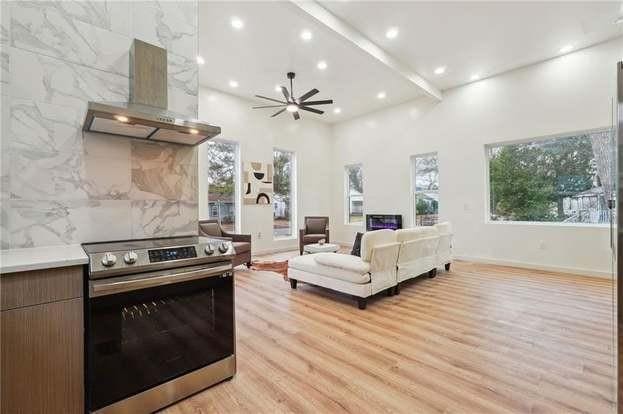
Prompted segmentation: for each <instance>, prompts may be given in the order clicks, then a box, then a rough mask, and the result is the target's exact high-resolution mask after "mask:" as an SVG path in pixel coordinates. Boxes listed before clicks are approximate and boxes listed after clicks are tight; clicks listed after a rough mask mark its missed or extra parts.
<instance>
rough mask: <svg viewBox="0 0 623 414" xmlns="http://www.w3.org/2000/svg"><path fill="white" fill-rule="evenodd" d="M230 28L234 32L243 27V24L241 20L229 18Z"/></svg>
mask: <svg viewBox="0 0 623 414" xmlns="http://www.w3.org/2000/svg"><path fill="white" fill-rule="evenodd" d="M231 27H233V28H234V29H236V30H240V29H242V28H243V27H244V22H243V21H242V20H240V19H239V18H238V17H232V18H231Z"/></svg>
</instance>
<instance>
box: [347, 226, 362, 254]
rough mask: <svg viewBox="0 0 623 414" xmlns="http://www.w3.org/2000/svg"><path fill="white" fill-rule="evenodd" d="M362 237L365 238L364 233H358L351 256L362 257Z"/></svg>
mask: <svg viewBox="0 0 623 414" xmlns="http://www.w3.org/2000/svg"><path fill="white" fill-rule="evenodd" d="M361 236H363V233H361V232H359V231H358V232H357V235H355V242H354V243H353V250H351V252H350V254H352V255H353V256H357V257H361Z"/></svg>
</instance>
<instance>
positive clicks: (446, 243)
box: [434, 221, 453, 270]
mask: <svg viewBox="0 0 623 414" xmlns="http://www.w3.org/2000/svg"><path fill="white" fill-rule="evenodd" d="M434 227H435V229H437V232H438V233H439V246H438V247H437V266H438V267H444V268H445V269H446V270H450V265H451V263H452V236H453V233H452V225H451V224H450V222H448V221H446V222H443V223H438V224H435V226H434Z"/></svg>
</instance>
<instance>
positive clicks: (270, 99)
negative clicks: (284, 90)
mask: <svg viewBox="0 0 623 414" xmlns="http://www.w3.org/2000/svg"><path fill="white" fill-rule="evenodd" d="M255 96H256V97H258V98H262V99H268V100H269V101H273V102H277V103H280V104H284V105H286V104H287V102H284V101H279V100H277V99H273V98H269V97H267V96H262V95H255Z"/></svg>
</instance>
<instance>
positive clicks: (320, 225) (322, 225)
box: [305, 218, 327, 234]
mask: <svg viewBox="0 0 623 414" xmlns="http://www.w3.org/2000/svg"><path fill="white" fill-rule="evenodd" d="M305 228H306V230H307V231H306V233H307V234H324V232H325V230H326V229H327V219H325V218H308V219H307V221H306V222H305Z"/></svg>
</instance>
